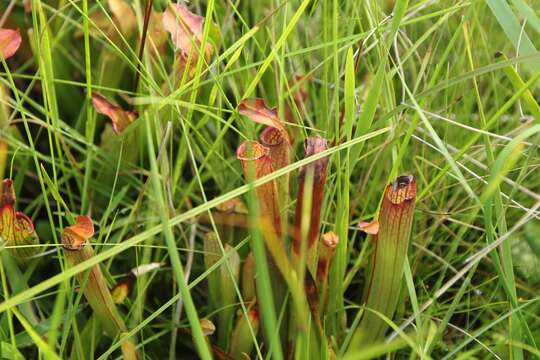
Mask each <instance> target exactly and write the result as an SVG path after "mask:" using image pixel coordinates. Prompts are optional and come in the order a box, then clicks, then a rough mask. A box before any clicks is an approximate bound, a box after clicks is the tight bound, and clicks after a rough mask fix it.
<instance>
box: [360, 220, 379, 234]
mask: <svg viewBox="0 0 540 360" xmlns="http://www.w3.org/2000/svg"><path fill="white" fill-rule="evenodd" d="M358 227H359V228H360V230H362V231H363V232H365V233H366V234H369V235H377V233H378V232H379V222H378V221H377V220H373V221H359V222H358Z"/></svg>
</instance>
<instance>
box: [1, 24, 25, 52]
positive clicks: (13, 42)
mask: <svg viewBox="0 0 540 360" xmlns="http://www.w3.org/2000/svg"><path fill="white" fill-rule="evenodd" d="M21 41H22V38H21V32H20V31H19V29H17V30H12V29H0V56H1V57H3V58H4V59H9V58H10V57H12V56H13V55H15V53H16V52H17V50H18V49H19V46H21Z"/></svg>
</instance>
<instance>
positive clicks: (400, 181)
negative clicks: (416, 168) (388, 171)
mask: <svg viewBox="0 0 540 360" xmlns="http://www.w3.org/2000/svg"><path fill="white" fill-rule="evenodd" d="M413 180H414V177H413V176H412V175H401V176H398V177H397V178H396V180H394V182H393V183H392V190H393V191H397V190H398V189H402V188H404V187H407V186H409V185H410V184H411V183H412V182H413Z"/></svg>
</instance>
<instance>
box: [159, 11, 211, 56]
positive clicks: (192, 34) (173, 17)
mask: <svg viewBox="0 0 540 360" xmlns="http://www.w3.org/2000/svg"><path fill="white" fill-rule="evenodd" d="M162 22H163V27H164V28H165V30H167V32H169V33H170V34H171V39H172V42H173V44H174V47H175V49H177V50H180V51H181V52H182V55H183V56H184V57H186V58H187V57H188V56H189V54H190V53H192V54H191V56H192V58H193V61H196V60H197V59H198V53H197V51H198V49H199V48H200V46H201V42H202V39H203V25H204V17H202V16H199V15H195V14H193V13H192V12H191V11H189V9H188V8H187V6H186V5H184V4H171V5H170V6H169V7H168V8H167V10H166V11H165V12H164V13H163V17H162ZM212 52H213V47H212V45H211V44H210V43H209V42H207V43H206V44H205V49H204V56H205V57H206V58H207V59H208V58H209V57H210V56H211V55H212Z"/></svg>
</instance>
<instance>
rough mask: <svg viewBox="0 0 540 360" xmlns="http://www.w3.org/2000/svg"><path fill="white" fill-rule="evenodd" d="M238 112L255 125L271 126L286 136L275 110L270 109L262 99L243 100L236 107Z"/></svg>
mask: <svg viewBox="0 0 540 360" xmlns="http://www.w3.org/2000/svg"><path fill="white" fill-rule="evenodd" d="M238 112H239V113H240V114H242V115H244V116H247V117H248V118H249V119H250V120H252V121H255V122H256V123H259V124H263V125H266V126H271V127H274V128H277V129H279V130H281V131H282V132H283V133H284V134H287V131H286V129H285V125H284V124H283V122H282V121H281V120H280V119H279V117H278V114H277V111H276V109H270V108H269V107H268V106H267V105H266V103H265V102H264V100H263V99H259V98H257V99H245V100H242V101H241V102H240V104H239V105H238Z"/></svg>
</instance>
